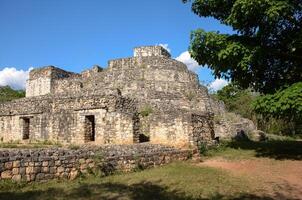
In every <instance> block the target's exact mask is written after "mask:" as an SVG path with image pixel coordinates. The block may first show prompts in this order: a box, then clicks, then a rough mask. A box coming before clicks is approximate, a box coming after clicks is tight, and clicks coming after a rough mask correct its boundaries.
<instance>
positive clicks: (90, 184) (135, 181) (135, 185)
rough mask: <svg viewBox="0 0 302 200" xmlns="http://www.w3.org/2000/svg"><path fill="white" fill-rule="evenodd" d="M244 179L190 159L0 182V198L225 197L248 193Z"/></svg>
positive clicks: (33, 199)
mask: <svg viewBox="0 0 302 200" xmlns="http://www.w3.org/2000/svg"><path fill="white" fill-rule="evenodd" d="M250 188H251V187H250V185H249V183H248V181H247V180H245V179H244V178H238V177H232V176H231V175H229V174H228V173H225V172H224V171H223V170H218V169H213V168H209V167H199V166H196V165H195V164H193V163H190V162H180V163H173V164H170V165H167V166H163V167H160V168H154V169H148V170H144V171H140V172H134V173H129V174H120V175H113V176H108V177H95V176H92V175H90V176H88V177H85V178H78V179H77V180H75V181H51V182H48V183H32V184H29V185H27V184H25V183H20V184H16V183H11V182H3V181H2V182H1V185H0V191H1V192H0V199H3V200H4V199H14V200H16V199H31V200H36V199H176V200H178V199H179V200H181V199H221V197H222V196H224V197H225V199H229V198H231V197H236V196H240V195H242V194H246V193H249V192H250Z"/></svg>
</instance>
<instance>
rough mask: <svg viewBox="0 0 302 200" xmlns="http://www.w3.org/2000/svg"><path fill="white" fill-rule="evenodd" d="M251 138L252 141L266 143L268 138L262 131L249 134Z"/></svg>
mask: <svg viewBox="0 0 302 200" xmlns="http://www.w3.org/2000/svg"><path fill="white" fill-rule="evenodd" d="M249 138H250V139H251V140H252V141H256V142H261V141H266V140H267V139H268V138H267V136H266V133H265V132H263V131H261V130H253V131H251V132H250V133H249Z"/></svg>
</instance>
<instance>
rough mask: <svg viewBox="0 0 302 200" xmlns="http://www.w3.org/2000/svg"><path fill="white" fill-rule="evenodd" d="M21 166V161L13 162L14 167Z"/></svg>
mask: <svg viewBox="0 0 302 200" xmlns="http://www.w3.org/2000/svg"><path fill="white" fill-rule="evenodd" d="M20 166H21V162H20V160H16V161H14V162H13V167H20Z"/></svg>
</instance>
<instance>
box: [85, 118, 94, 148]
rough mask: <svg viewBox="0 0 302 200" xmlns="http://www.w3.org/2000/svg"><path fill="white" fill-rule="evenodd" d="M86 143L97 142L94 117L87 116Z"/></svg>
mask: <svg viewBox="0 0 302 200" xmlns="http://www.w3.org/2000/svg"><path fill="white" fill-rule="evenodd" d="M84 140H85V142H90V141H95V117H94V115H87V116H85V133H84Z"/></svg>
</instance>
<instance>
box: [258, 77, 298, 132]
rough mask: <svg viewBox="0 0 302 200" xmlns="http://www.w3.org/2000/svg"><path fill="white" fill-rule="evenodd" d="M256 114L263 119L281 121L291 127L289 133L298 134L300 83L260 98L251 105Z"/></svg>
mask: <svg viewBox="0 0 302 200" xmlns="http://www.w3.org/2000/svg"><path fill="white" fill-rule="evenodd" d="M253 108H254V110H255V111H256V112H257V113H260V114H262V115H263V116H265V117H274V118H277V119H280V118H281V119H283V120H284V121H286V122H288V123H289V124H290V125H291V126H290V127H291V132H292V133H295V131H296V130H298V131H299V132H300V131H301V133H302V130H299V125H300V124H301V123H302V82H299V83H296V84H293V85H292V86H290V87H288V88H286V89H284V90H280V91H278V92H276V93H275V94H272V95H264V96H260V97H258V98H257V99H256V101H255V102H254V103H253Z"/></svg>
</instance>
